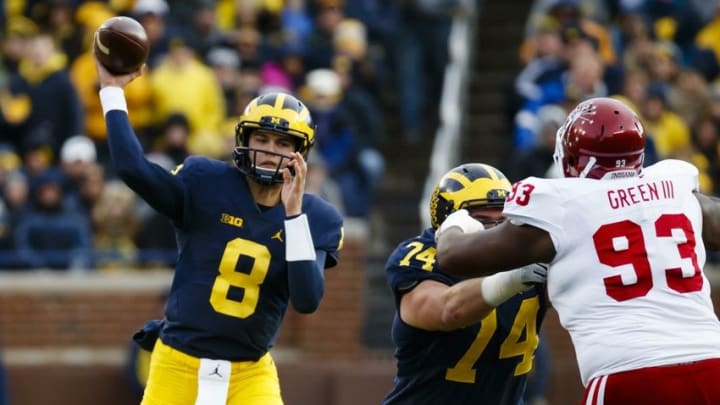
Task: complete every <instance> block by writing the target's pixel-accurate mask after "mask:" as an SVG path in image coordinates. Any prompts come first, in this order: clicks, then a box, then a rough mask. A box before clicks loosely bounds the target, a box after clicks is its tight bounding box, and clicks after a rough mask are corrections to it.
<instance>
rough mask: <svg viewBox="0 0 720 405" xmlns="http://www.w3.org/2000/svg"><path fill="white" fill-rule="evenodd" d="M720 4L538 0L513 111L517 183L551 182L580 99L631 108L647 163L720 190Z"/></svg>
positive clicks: (522, 53) (705, 1)
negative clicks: (680, 168)
mask: <svg viewBox="0 0 720 405" xmlns="http://www.w3.org/2000/svg"><path fill="white" fill-rule="evenodd" d="M719 4H720V3H719V2H718V1H716V0H539V1H536V2H534V4H533V8H532V11H531V14H530V16H529V19H528V23H527V29H526V37H525V41H524V43H523V45H522V47H521V49H520V58H521V60H522V61H523V65H524V67H523V69H522V71H521V72H520V73H519V75H518V76H517V77H516V80H515V83H514V87H513V95H512V96H513V97H512V100H513V103H512V105H511V108H510V114H511V119H512V123H513V145H514V154H515V156H516V159H514V160H515V162H517V163H516V164H515V166H514V167H513V168H512V170H510V173H509V174H510V175H511V177H512V178H515V179H517V178H522V177H525V176H530V175H534V176H541V177H544V176H553V175H554V174H553V173H552V172H548V170H549V169H550V170H552V169H551V163H552V153H553V149H554V144H555V132H556V130H557V128H558V127H559V126H560V124H561V123H562V122H563V120H564V119H565V116H566V114H567V112H568V111H570V110H571V109H572V108H573V107H574V106H575V105H576V104H577V103H578V102H579V101H582V100H584V99H586V98H589V97H594V96H613V97H618V98H621V99H622V100H623V101H626V102H628V103H630V105H631V106H632V107H633V108H634V110H635V111H636V112H637V113H638V114H639V116H640V118H641V120H642V122H643V124H644V126H645V130H646V133H647V135H648V138H649V147H648V152H647V154H646V157H645V159H646V164H651V163H653V162H654V161H656V160H657V159H666V158H676V159H682V160H687V161H690V162H692V163H694V164H695V165H696V166H697V167H698V168H699V169H700V171H701V176H700V181H701V184H700V186H701V189H702V191H703V192H705V193H708V194H714V195H718V193H719V192H720V154H719V152H720V150H719V149H718V136H719V134H720V132H719V130H720V65H719V61H720V5H719Z"/></svg>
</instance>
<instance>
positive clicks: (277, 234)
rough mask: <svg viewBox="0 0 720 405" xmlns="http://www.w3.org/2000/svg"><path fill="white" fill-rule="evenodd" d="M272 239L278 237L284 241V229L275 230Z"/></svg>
mask: <svg viewBox="0 0 720 405" xmlns="http://www.w3.org/2000/svg"><path fill="white" fill-rule="evenodd" d="M270 239H277V240H279V241H280V242H282V241H283V238H282V229H281V230H279V231H277V232H275V235H273V236H272V238H270Z"/></svg>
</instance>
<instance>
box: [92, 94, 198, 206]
mask: <svg viewBox="0 0 720 405" xmlns="http://www.w3.org/2000/svg"><path fill="white" fill-rule="evenodd" d="M100 101H101V103H102V106H103V111H104V113H105V122H106V124H107V132H108V136H107V138H108V146H109V148H110V155H111V157H112V161H113V166H114V168H115V170H116V171H117V174H118V176H119V177H120V178H121V179H122V180H123V181H124V182H125V183H126V184H127V185H128V186H129V187H130V188H131V189H133V190H134V191H135V192H136V193H138V195H140V196H141V197H142V198H143V199H144V200H145V201H147V202H148V204H150V205H151V206H152V207H153V208H155V209H156V210H158V211H159V212H162V213H164V214H165V215H168V216H169V217H170V218H173V219H175V220H180V219H181V218H182V204H183V202H184V187H183V184H182V182H181V181H180V179H178V178H177V177H175V176H173V175H172V174H170V173H169V172H168V171H167V170H165V169H163V168H162V167H160V166H158V165H156V164H154V163H152V162H150V161H148V160H147V159H146V158H145V153H144V152H143V149H142V146H141V145H140V142H139V141H138V140H137V137H136V136H135V132H134V131H133V129H132V126H131V125H130V121H129V120H128V115H127V105H126V101H125V95H124V93H123V89H122V88H120V87H112V86H110V87H104V88H102V89H101V90H100Z"/></svg>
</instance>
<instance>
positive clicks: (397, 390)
mask: <svg viewBox="0 0 720 405" xmlns="http://www.w3.org/2000/svg"><path fill="white" fill-rule="evenodd" d="M509 191H510V182H509V181H508V180H507V178H505V176H504V175H503V174H502V173H501V172H500V171H499V170H497V169H495V168H494V167H492V166H489V165H485V164H478V163H471V164H464V165H461V166H458V167H456V168H454V169H452V170H450V171H449V172H448V173H446V174H445V175H444V176H443V177H442V178H441V179H440V181H439V183H438V184H437V185H436V186H435V189H434V191H433V194H432V196H431V199H430V210H429V211H430V219H431V224H432V227H431V228H428V229H425V230H424V231H423V232H422V234H421V235H418V236H416V237H413V238H410V239H408V240H406V241H404V242H402V243H400V244H399V245H398V247H397V248H396V249H395V251H394V252H393V253H392V255H391V256H390V258H389V260H388V262H387V265H386V272H387V279H388V284H389V286H390V288H391V289H392V291H393V294H394V295H395V305H396V307H397V311H396V313H395V319H394V321H393V326H392V337H393V341H394V343H395V345H396V352H395V357H396V358H397V368H398V370H397V377H396V378H395V386H394V388H393V390H392V392H390V393H389V394H388V395H387V397H386V398H385V401H384V404H408V405H410V404H412V405H418V404H437V405H441V404H442V405H444V404H454V405H456V404H457V405H461V404H495V405H504V404H507V405H510V404H512V405H517V404H518V403H520V402H521V399H522V395H523V391H524V389H525V382H526V379H527V375H528V373H529V372H530V370H531V369H532V366H533V358H534V353H535V349H536V348H537V346H538V330H539V327H540V322H541V320H542V318H543V316H544V314H545V307H546V304H545V303H546V300H545V288H544V284H542V285H540V284H533V283H544V281H545V269H544V268H543V267H541V266H539V265H533V266H529V267H526V268H524V269H520V270H515V271H513V272H510V273H508V274H510V275H512V276H513V277H515V279H514V280H513V281H512V282H509V281H502V280H501V281H500V282H498V280H497V279H503V280H504V279H506V277H505V274H502V275H496V276H490V277H488V278H485V279H482V278H480V279H470V280H465V281H461V279H460V278H459V277H455V276H451V275H449V274H447V273H445V272H443V270H442V268H440V267H438V265H437V262H436V260H435V229H436V228H437V227H438V225H439V224H440V223H441V222H442V221H443V220H444V219H445V217H447V216H448V215H449V214H450V213H451V212H454V211H456V210H458V209H461V208H463V209H467V210H468V211H469V212H470V215H471V216H472V217H473V218H474V221H476V222H477V224H478V226H479V227H482V225H480V224H481V223H482V224H484V226H485V227H492V226H494V225H495V224H498V223H501V222H502V221H503V216H502V207H503V204H504V201H505V196H506V194H507V193H508V192H509ZM506 300H507V301H506ZM495 307H497V308H495Z"/></svg>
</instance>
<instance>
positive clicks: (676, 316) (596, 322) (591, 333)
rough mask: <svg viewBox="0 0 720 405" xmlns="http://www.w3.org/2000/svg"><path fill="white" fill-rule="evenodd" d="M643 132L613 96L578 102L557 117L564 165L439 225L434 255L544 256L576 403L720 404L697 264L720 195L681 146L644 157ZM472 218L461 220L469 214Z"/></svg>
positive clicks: (489, 262) (711, 243)
mask: <svg viewBox="0 0 720 405" xmlns="http://www.w3.org/2000/svg"><path fill="white" fill-rule="evenodd" d="M644 148H645V132H644V130H643V127H642V124H641V123H640V120H639V119H638V117H637V115H636V114H635V113H634V112H633V111H632V110H631V109H630V108H629V107H628V106H627V105H625V104H624V103H622V102H620V101H618V100H615V99H610V98H593V99H589V100H586V101H584V102H582V103H580V104H579V105H578V106H577V107H576V108H575V109H574V110H573V111H572V112H571V113H570V114H569V116H568V118H567V120H566V121H565V123H564V125H563V126H562V127H561V128H560V129H559V130H558V136H557V142H556V149H555V160H556V162H557V164H558V165H560V166H561V167H562V169H563V171H564V174H565V177H566V178H561V179H539V178H534V177H530V178H527V179H525V180H522V181H519V182H517V183H515V184H514V185H513V189H512V192H511V193H510V195H509V196H508V198H507V201H506V202H505V209H504V214H505V216H506V217H507V218H508V221H507V222H505V223H504V224H502V225H500V226H498V227H495V228H493V229H490V230H487V231H482V232H474V233H471V234H463V233H461V232H459V231H460V230H462V229H464V228H466V227H469V226H473V227H474V226H475V225H474V224H473V221H472V220H470V219H469V218H468V217H467V213H462V212H460V211H458V212H457V213H455V214H454V216H453V215H451V216H449V217H448V219H447V220H446V222H445V223H444V224H443V225H442V227H441V230H440V232H439V233H440V236H439V240H438V260H439V262H440V265H441V266H442V267H443V269H444V270H446V271H448V272H452V273H455V274H462V275H465V276H470V275H487V274H491V273H493V272H494V271H503V270H507V269H511V268H515V267H518V266H523V265H526V264H528V263H534V262H547V263H550V268H549V270H548V276H547V277H548V279H547V283H548V284H547V286H548V295H549V298H550V301H551V303H552V305H553V306H554V307H555V309H556V310H557V312H558V314H559V317H560V322H561V323H562V325H563V327H565V328H566V329H567V330H568V332H570V336H571V338H572V341H573V344H574V346H575V352H576V355H577V361H578V366H579V369H580V374H581V376H582V382H583V384H584V385H585V387H586V389H585V398H584V399H583V404H605V405H625V404H635V405H644V404H648V405H650V404H678V405H680V404H682V405H700V404H703V405H705V404H707V405H709V404H720V384H718V383H717V382H718V381H719V379H720V343H719V342H720V323H719V322H718V319H717V317H716V315H715V313H714V311H713V305H712V301H711V300H710V283H709V282H708V279H707V278H706V276H705V275H704V273H703V267H704V265H705V254H706V251H705V249H706V247H708V248H711V249H714V250H717V249H718V247H720V206H719V205H718V204H717V203H716V202H715V201H713V200H711V199H710V198H709V197H707V196H704V195H701V194H699V193H698V191H697V190H698V170H697V169H696V168H695V167H694V166H692V165H691V164H689V163H686V162H683V161H678V160H665V161H660V162H658V163H656V164H654V165H652V166H649V167H646V168H643V155H644ZM467 224H469V225H467Z"/></svg>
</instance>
